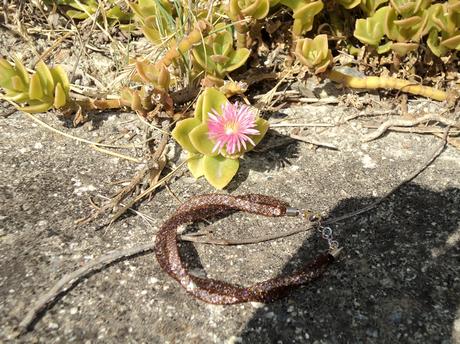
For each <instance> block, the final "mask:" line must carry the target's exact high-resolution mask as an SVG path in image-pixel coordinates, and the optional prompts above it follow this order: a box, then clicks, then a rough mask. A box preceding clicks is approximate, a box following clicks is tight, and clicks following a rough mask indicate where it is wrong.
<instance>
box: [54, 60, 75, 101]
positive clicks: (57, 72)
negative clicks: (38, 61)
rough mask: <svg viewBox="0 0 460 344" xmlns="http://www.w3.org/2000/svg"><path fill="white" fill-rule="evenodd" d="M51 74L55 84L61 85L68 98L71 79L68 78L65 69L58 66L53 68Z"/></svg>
mask: <svg viewBox="0 0 460 344" xmlns="http://www.w3.org/2000/svg"><path fill="white" fill-rule="evenodd" d="M50 72H51V75H52V76H53V80H54V83H55V84H61V86H62V89H63V90H64V92H65V93H66V94H67V96H68V93H69V91H70V82H69V78H68V77H67V73H66V72H65V70H64V68H62V66H59V65H57V66H54V67H53V68H51V69H50Z"/></svg>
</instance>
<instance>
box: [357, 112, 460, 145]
mask: <svg viewBox="0 0 460 344" xmlns="http://www.w3.org/2000/svg"><path fill="white" fill-rule="evenodd" d="M431 121H433V122H438V123H442V124H444V125H447V126H451V127H455V128H460V122H458V121H455V120H453V119H450V118H446V117H444V116H442V114H441V115H436V114H428V115H425V116H422V117H419V118H416V119H413V120H412V119H410V120H409V119H390V120H388V121H386V122H384V123H383V124H382V125H381V126H380V127H379V128H378V129H377V130H375V131H373V132H372V133H370V134H368V135H365V136H364V138H363V141H364V142H369V141H372V140H375V139H377V138H379V137H380V136H382V135H383V134H384V133H385V132H386V131H387V130H388V129H389V128H391V127H413V126H415V125H418V124H420V123H424V122H431Z"/></svg>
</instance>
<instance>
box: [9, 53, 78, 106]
mask: <svg viewBox="0 0 460 344" xmlns="http://www.w3.org/2000/svg"><path fill="white" fill-rule="evenodd" d="M35 69H36V71H35V73H33V74H31V75H30V74H29V73H28V72H27V70H26V68H25V67H24V65H23V64H22V62H21V61H20V60H19V59H15V60H14V65H12V64H10V63H9V62H8V61H7V60H5V59H0V87H1V88H3V90H4V91H5V96H4V98H5V99H7V100H9V101H12V102H14V103H16V104H22V106H19V107H18V109H19V110H22V111H25V112H30V113H35V112H45V111H48V110H49V109H50V108H52V107H54V108H62V107H63V106H65V105H66V104H67V103H68V101H69V90H70V84H69V79H68V78H67V74H66V72H65V71H64V69H63V68H62V67H61V66H59V65H58V66H54V67H52V68H48V66H47V65H46V64H45V63H44V62H43V61H41V60H40V61H39V62H38V63H37V65H36V67H35Z"/></svg>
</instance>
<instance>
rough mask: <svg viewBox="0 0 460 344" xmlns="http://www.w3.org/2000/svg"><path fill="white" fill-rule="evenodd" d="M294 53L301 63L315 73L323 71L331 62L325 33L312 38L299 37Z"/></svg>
mask: <svg viewBox="0 0 460 344" xmlns="http://www.w3.org/2000/svg"><path fill="white" fill-rule="evenodd" d="M295 55H296V56H297V58H298V59H299V61H300V62H301V63H302V64H304V65H305V66H307V67H308V68H310V69H312V70H314V73H315V74H318V73H323V72H324V71H326V69H327V67H328V66H329V65H330V64H331V63H332V53H331V51H330V50H329V47H328V42H327V35H318V36H316V37H315V38H314V39H310V38H304V39H299V40H298V41H297V43H296V47H295Z"/></svg>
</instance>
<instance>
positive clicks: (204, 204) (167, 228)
mask: <svg viewBox="0 0 460 344" xmlns="http://www.w3.org/2000/svg"><path fill="white" fill-rule="evenodd" d="M286 207H287V204H285V203H283V202H281V201H279V200H277V199H275V198H273V197H270V196H263V195H257V194H249V195H243V196H230V195H222V194H211V195H202V196H198V197H194V198H191V199H189V200H187V202H185V203H184V204H183V205H182V206H180V207H179V208H178V209H177V210H176V212H175V213H174V214H173V216H172V217H170V218H169V219H168V220H167V221H166V222H165V223H164V224H163V226H162V227H161V228H160V230H159V232H158V234H157V236H156V241H155V254H156V257H157V260H158V263H159V264H160V266H161V268H162V269H163V270H164V271H165V272H167V273H168V274H169V275H170V276H171V277H172V278H174V279H175V280H177V281H178V282H179V283H180V285H181V286H182V287H183V288H185V290H186V291H187V292H188V293H189V294H191V295H193V296H194V297H196V298H198V299H200V300H203V301H205V302H208V303H212V304H235V303H241V302H248V301H258V302H270V301H273V300H276V299H278V298H280V297H282V296H284V295H285V294H286V293H287V292H288V291H289V290H290V289H292V287H296V286H300V285H302V284H305V283H308V282H311V281H313V280H315V279H316V278H318V277H319V276H321V275H322V274H323V272H324V271H325V270H326V268H327V267H328V266H329V265H330V264H331V263H332V262H333V260H334V257H333V256H332V255H331V254H329V253H323V254H321V255H319V256H318V257H316V258H315V259H313V260H312V261H310V262H308V263H307V264H306V265H304V266H303V267H302V268H300V269H299V270H297V271H295V272H294V273H293V274H292V275H289V276H281V277H275V278H272V279H269V280H266V281H263V282H260V283H256V284H253V285H251V286H249V287H242V286H239V285H235V284H231V283H227V282H223V281H219V280H215V279H209V278H201V277H197V276H194V275H191V274H189V272H188V271H187V270H186V268H185V266H184V264H183V262H182V259H181V257H180V255H179V249H178V246H177V228H178V227H179V226H180V225H183V224H187V223H191V222H194V221H198V220H203V219H206V218H209V217H212V216H215V215H219V214H222V213H225V212H228V211H232V210H233V211H235V210H236V211H244V212H248V213H252V214H257V215H262V216H267V217H281V216H285V215H286Z"/></svg>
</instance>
